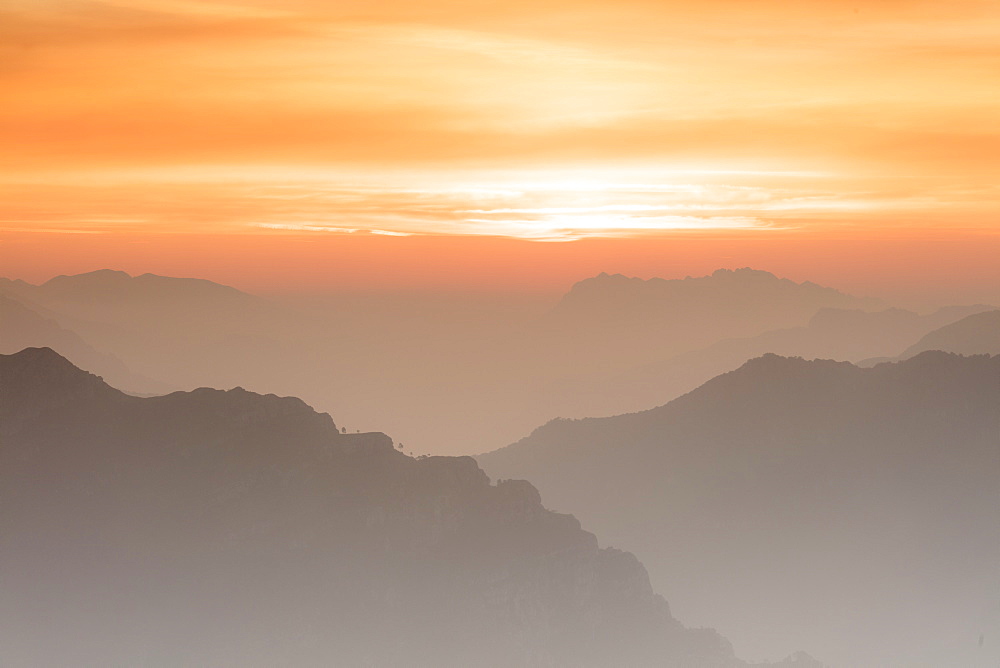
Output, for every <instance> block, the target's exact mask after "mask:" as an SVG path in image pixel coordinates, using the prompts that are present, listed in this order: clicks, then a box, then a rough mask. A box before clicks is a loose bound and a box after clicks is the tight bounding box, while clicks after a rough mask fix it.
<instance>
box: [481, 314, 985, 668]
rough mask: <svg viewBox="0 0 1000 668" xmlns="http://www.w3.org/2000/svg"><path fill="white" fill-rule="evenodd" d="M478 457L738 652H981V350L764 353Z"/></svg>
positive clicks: (892, 659) (852, 655)
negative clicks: (624, 560)
mask: <svg viewBox="0 0 1000 668" xmlns="http://www.w3.org/2000/svg"><path fill="white" fill-rule="evenodd" d="M992 317H993V316H992V315H991V314H982V315H981V316H970V318H968V319H966V320H972V321H973V323H975V322H976V319H984V320H985V319H988V318H992ZM963 322H965V321H963ZM964 328H965V325H963V326H962V327H961V328H959V329H960V330H961V329H964ZM478 461H479V462H480V464H481V465H482V466H483V468H484V470H486V472H487V473H488V474H490V475H492V476H499V477H502V478H507V477H517V478H521V477H523V478H526V479H529V480H531V481H532V482H533V483H534V484H535V485H537V486H538V488H539V489H540V490H541V492H542V494H543V495H544V496H545V498H546V500H547V503H549V504H551V507H553V508H558V509H572V511H573V512H574V514H576V515H577V516H578V517H580V518H581V520H582V521H583V522H584V523H585V524H586V525H587V526H588V527H592V528H594V529H595V530H596V531H597V532H598V534H599V535H600V536H602V537H603V538H604V539H606V540H609V541H611V542H612V543H613V544H615V545H618V546H621V547H623V548H625V549H629V550H631V551H633V552H635V553H636V554H637V555H638V556H639V558H640V559H642V560H643V562H644V563H645V564H646V566H647V567H648V568H649V570H650V574H651V577H652V580H653V583H654V586H655V587H656V588H657V589H658V590H659V591H662V592H663V593H664V594H665V595H666V596H668V598H669V599H670V600H671V602H672V604H673V605H674V609H675V611H676V612H677V614H679V615H681V616H682V617H683V618H684V619H687V620H691V621H693V622H698V623H700V620H704V619H706V618H708V617H712V618H713V619H714V620H715V621H714V622H713V623H714V624H716V626H717V628H719V629H720V631H721V632H723V633H724V634H726V635H727V636H728V637H730V638H731V639H732V640H733V641H734V643H735V646H736V649H737V651H738V652H742V653H743V654H744V655H745V656H751V657H754V656H765V655H768V654H773V653H774V652H776V651H780V650H779V649H778V648H779V647H780V646H781V645H782V644H783V643H786V642H787V641H788V639H789V638H795V641H796V646H800V647H804V648H805V649H806V650H808V651H810V652H812V653H814V654H816V655H817V656H823V657H824V659H825V660H829V661H830V662H831V663H832V665H835V666H851V667H860V666H889V665H892V666H896V665H900V666H901V665H907V666H911V665H913V666H956V667H958V666H979V665H983V666H985V665H995V664H996V663H997V661H998V660H1000V598H998V594H997V592H998V591H1000V571H998V570H997V564H1000V513H998V511H1000V356H995V357H989V356H985V355H981V356H972V357H962V356H959V355H954V354H948V353H944V352H934V351H931V352H924V353H921V354H919V355H917V356H915V357H913V358H911V359H909V360H906V361H904V362H899V363H886V364H879V365H876V366H875V367H873V368H859V367H857V366H854V365H852V364H850V363H846V362H834V361H829V360H825V361H824V360H815V361H805V360H802V359H796V358H785V357H779V356H776V355H765V356H763V357H760V358H756V359H753V360H751V361H748V362H747V363H746V364H744V365H743V366H741V367H740V368H739V369H738V370H735V371H733V372H730V373H727V374H724V375H722V376H719V377H717V378H715V379H713V380H711V381H710V382H708V383H706V384H704V385H703V386H701V387H699V388H698V389H697V390H695V391H693V392H690V393H689V394H686V395H684V396H682V397H680V398H678V399H676V400H674V401H672V402H670V403H668V404H666V405H664V406H661V407H659V408H655V409H652V410H648V411H645V412H641V413H634V414H628V415H621V416H617V417H611V418H601V419H583V420H556V421H553V422H550V423H548V424H546V425H545V426H543V427H540V428H539V429H537V430H536V431H535V432H534V433H532V434H531V435H530V436H528V437H527V438H525V439H523V440H521V441H519V442H517V443H515V444H513V445H511V446H509V447H506V448H503V449H501V450H498V451H495V452H491V453H489V454H485V455H481V456H480V457H478ZM980 637H981V638H982V640H979V639H980ZM977 641H978V642H977Z"/></svg>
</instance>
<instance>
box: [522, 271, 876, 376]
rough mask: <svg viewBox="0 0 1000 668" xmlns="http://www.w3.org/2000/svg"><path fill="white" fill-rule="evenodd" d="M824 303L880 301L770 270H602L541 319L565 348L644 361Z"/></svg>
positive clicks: (778, 324)
mask: <svg viewBox="0 0 1000 668" xmlns="http://www.w3.org/2000/svg"><path fill="white" fill-rule="evenodd" d="M823 308H840V309H863V310H874V309H878V308H884V304H882V303H881V302H879V301H878V300H874V299H860V298H858V297H853V296H851V295H846V294H844V293H841V292H838V291H837V290H834V289H832V288H827V287H822V286H819V285H816V284H815V283H811V282H808V281H806V282H804V283H796V282H794V281H791V280H789V279H785V278H778V277H777V276H775V275H774V274H772V273H770V272H767V271H760V270H756V269H750V268H743V269H736V270H729V269H719V270H718V271H716V272H714V273H713V274H711V275H710V276H702V277H697V278H693V277H690V276H689V277H687V278H684V279H672V280H667V279H662V278H651V279H648V280H643V279H640V278H629V277H626V276H622V275H621V274H614V275H608V274H600V275H599V276H596V277H594V278H589V279H586V280H584V281H580V282H579V283H577V284H576V285H574V286H573V288H572V289H571V290H570V291H569V293H567V294H566V295H565V296H564V297H563V299H562V300H561V301H560V303H559V304H558V305H557V306H556V308H554V309H553V310H552V311H551V312H550V313H548V314H547V316H546V317H545V318H544V319H543V321H542V323H541V327H542V329H541V331H542V332H543V333H544V334H546V335H547V336H549V337H555V338H557V339H558V340H561V341H562V342H563V344H564V346H567V347H566V351H567V354H570V355H574V354H575V355H576V356H585V355H587V354H588V353H589V354H590V355H595V354H599V353H597V351H598V350H601V351H603V352H604V354H607V355H610V356H612V357H611V359H609V360H608V363H614V364H619V363H624V364H630V365H634V364H641V363H645V362H649V361H650V359H662V358H665V357H668V356H670V355H673V354H677V353H681V352H684V351H687V350H694V349H700V348H703V347H705V345H707V344H710V343H713V342H715V341H719V340H721V339H728V338H737V337H746V336H754V335H757V334H761V333H763V332H765V331H768V330H772V329H779V328H783V327H796V326H801V325H804V324H806V323H807V322H808V321H809V319H810V318H811V317H813V315H814V314H815V313H816V312H817V311H818V310H820V309H823Z"/></svg>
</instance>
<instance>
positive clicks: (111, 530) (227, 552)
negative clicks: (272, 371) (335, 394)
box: [0, 348, 818, 667]
mask: <svg viewBox="0 0 1000 668" xmlns="http://www.w3.org/2000/svg"><path fill="white" fill-rule="evenodd" d="M0 508H2V509H3V511H2V513H0V548H2V549H0V578H2V584H3V602H2V604H0V661H2V663H4V664H5V665H78V666H84V665H150V666H158V665H296V666H303V665H324V666H325V665H352V666H353V665H375V666H402V665H406V666H415V665H428V666H431V665H433V666H475V665H482V666H501V665H537V666H562V665H565V666H577V665H595V666H609V665H635V666H641V665H670V666H695V667H702V666H704V667H709V666H742V665H746V664H744V663H743V662H741V661H739V660H737V659H735V658H734V656H733V653H732V650H731V648H730V647H729V645H728V643H727V642H726V641H724V640H723V639H721V638H720V637H719V636H717V635H716V634H715V633H714V632H712V631H709V630H689V629H685V628H684V627H682V626H681V624H680V623H679V622H677V621H676V620H675V619H674V618H673V617H672V616H671V614H670V611H669V608H668V607H667V604H666V602H665V601H664V600H663V599H662V598H660V597H659V596H657V595H656V594H654V593H653V590H652V589H651V588H650V585H649V580H648V578H647V575H646V572H645V570H644V569H643V567H642V565H641V564H640V563H639V562H638V561H637V560H636V559H635V557H633V556H632V555H631V554H628V553H625V552H621V551H618V550H614V549H599V548H598V545H597V541H596V539H595V538H594V536H593V535H592V534H589V533H587V532H585V531H583V530H582V529H581V528H580V524H579V523H578V522H577V521H576V520H575V519H574V518H573V517H572V516H569V515H561V514H557V513H553V512H550V511H548V510H546V509H545V508H543V507H542V505H541V501H540V498H539V495H538V492H537V491H536V490H535V489H534V488H533V487H532V486H531V485H530V484H528V483H526V482H523V481H512V480H508V481H503V482H499V483H497V484H490V481H489V479H488V478H487V477H486V475H485V474H484V473H483V472H482V471H481V470H480V469H479V468H478V467H477V465H476V463H475V461H474V460H473V459H472V458H469V457H457V458H451V457H428V458H422V459H413V458H410V457H407V456H405V455H403V454H402V453H400V452H398V451H397V450H396V449H395V448H394V446H393V442H392V440H391V439H390V438H389V437H387V436H385V435H383V434H380V433H352V434H348V433H344V430H342V429H338V427H337V425H335V424H334V422H333V420H332V419H331V418H330V416H329V415H327V414H323V413H317V412H315V411H314V410H313V409H311V408H310V407H309V406H307V405H306V404H305V403H303V402H302V401H300V400H298V399H294V398H287V397H278V396H274V395H259V394H255V393H252V392H248V391H245V390H243V389H240V388H237V389H234V390H229V391H219V390H211V389H204V388H203V389H198V390H195V391H192V392H177V393H173V394H169V395H165V396H159V397H150V398H139V397H134V396H129V395H125V394H123V393H121V392H119V391H118V390H116V389H113V388H112V387H110V386H109V385H107V384H106V383H104V382H103V381H102V380H101V379H100V378H98V377H97V376H94V375H91V374H89V373H86V372H84V371H81V370H80V369H78V368H76V367H75V366H73V365H72V364H71V363H70V362H69V361H67V360H66V359H65V358H63V357H61V356H60V355H58V354H57V353H55V352H53V351H52V350H50V349H46V348H30V349H26V350H24V351H21V352H19V353H17V354H14V355H5V356H0ZM782 665H788V666H792V665H795V666H803V667H804V666H814V665H818V664H816V663H815V662H813V661H812V660H811V659H809V658H808V657H806V656H803V655H797V656H795V657H792V658H790V659H789V660H788V661H787V662H786V663H785V664H782Z"/></svg>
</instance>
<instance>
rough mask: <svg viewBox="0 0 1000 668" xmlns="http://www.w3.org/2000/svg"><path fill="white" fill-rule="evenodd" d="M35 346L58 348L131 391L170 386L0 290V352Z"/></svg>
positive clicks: (81, 364)
mask: <svg viewBox="0 0 1000 668" xmlns="http://www.w3.org/2000/svg"><path fill="white" fill-rule="evenodd" d="M36 308H37V307H36ZM43 310H44V309H43ZM38 346H44V347H49V348H53V349H55V350H59V351H60V352H61V353H62V354H63V355H65V356H66V357H67V358H69V359H71V360H72V361H73V362H74V363H75V364H79V365H80V366H81V367H84V368H88V369H93V370H94V371H95V372H97V373H99V374H100V375H101V376H102V377H104V378H107V379H108V381H109V382H111V383H114V384H115V385H117V386H119V387H123V388H126V389H128V390H130V391H134V392H140V393H157V392H163V391H166V390H168V389H169V387H168V386H166V385H164V384H163V383H158V382H156V381H154V380H151V379H149V378H145V377H142V376H139V375H138V374H135V373H132V372H131V371H130V370H129V369H128V367H126V366H125V364H124V363H123V362H122V361H121V360H120V359H118V358H117V357H115V356H114V355H111V354H109V353H104V352H100V351H98V350H96V349H95V348H94V347H93V346H91V345H90V344H89V343H87V342H86V341H84V340H83V338H82V337H80V336H79V335H78V334H77V333H76V332H73V331H71V330H69V329H66V328H65V327H62V326H61V325H60V324H59V323H58V322H57V321H56V320H55V319H54V317H52V316H51V315H50V316H48V317H47V316H46V315H43V314H42V313H41V312H39V311H37V310H34V309H32V308H30V307H29V306H28V305H27V304H24V303H21V302H20V301H17V300H15V299H12V298H10V297H8V296H6V295H5V294H4V293H3V292H2V291H0V354H12V353H15V352H17V351H19V350H22V349H23V348H27V347H38Z"/></svg>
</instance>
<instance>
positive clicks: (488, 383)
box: [0, 269, 969, 454]
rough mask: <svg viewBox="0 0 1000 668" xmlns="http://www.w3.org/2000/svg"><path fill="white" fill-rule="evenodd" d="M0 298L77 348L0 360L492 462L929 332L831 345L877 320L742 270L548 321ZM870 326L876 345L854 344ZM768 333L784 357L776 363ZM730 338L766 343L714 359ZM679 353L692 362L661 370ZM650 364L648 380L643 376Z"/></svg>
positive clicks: (21, 340)
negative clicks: (592, 424)
mask: <svg viewBox="0 0 1000 668" xmlns="http://www.w3.org/2000/svg"><path fill="white" fill-rule="evenodd" d="M0 295H2V296H3V297H4V298H5V300H7V301H9V302H17V303H18V304H20V305H21V307H22V308H23V309H27V310H29V311H32V312H34V313H35V315H36V316H37V318H41V319H45V320H49V321H52V323H54V324H55V326H56V327H57V328H58V329H60V330H65V331H66V332H68V333H71V334H72V335H75V337H76V338H77V339H79V341H77V342H75V343H74V344H69V343H68V342H67V341H66V340H65V336H64V338H63V339H59V338H51V337H50V338H44V339H38V338H32V336H34V335H33V334H32V335H30V336H26V335H24V332H18V331H16V330H17V329H18V324H17V322H19V321H15V320H14V319H12V318H4V319H3V322H0V342H2V345H3V351H4V352H7V353H12V352H16V350H18V349H19V348H20V347H23V346H27V345H35V346H38V345H53V346H54V347H55V348H56V349H57V350H58V351H59V352H61V353H62V354H64V355H66V356H67V357H68V358H69V359H71V360H72V361H74V362H77V363H79V364H80V365H82V366H84V367H86V368H88V369H91V370H92V371H94V372H96V373H99V374H100V375H102V376H104V377H106V378H107V379H108V380H110V381H112V382H113V384H114V385H116V386H119V387H121V388H122V389H125V390H128V391H130V392H135V393H141V394H151V393H162V392H164V391H169V390H185V389H188V390H189V389H193V388H196V387H200V386H210V387H232V386H235V385H240V386H243V387H247V388H248V389H251V390H255V391H260V392H277V393H280V394H293V395H295V396H301V397H302V398H303V399H304V400H306V401H307V402H309V403H310V405H314V406H317V407H318V408H320V409H322V410H328V411H335V412H336V413H337V415H338V416H339V418H340V420H342V421H343V422H344V423H345V424H346V425H348V426H349V427H350V428H352V429H358V428H360V429H362V430H372V429H382V430H387V431H390V432H391V433H394V434H396V435H397V436H398V437H399V439H400V440H402V441H404V442H405V443H406V444H407V448H408V451H410V450H412V451H415V452H436V453H449V454H453V453H454V454H458V453H464V452H467V450H466V448H467V445H468V444H469V443H471V442H476V443H479V444H481V445H482V447H484V448H486V449H489V448H495V447H500V446H502V445H504V444H505V443H510V442H511V441H513V440H515V439H516V438H518V437H519V436H520V435H521V434H524V433H526V432H527V431H528V430H530V429H531V428H533V427H534V426H535V425H537V424H539V423H541V422H544V421H545V420H548V419H550V418H552V417H554V416H557V415H564V416H574V417H575V416H585V415H610V414H614V413H616V412H621V411H625V410H636V409H640V408H648V407H650V406H654V405H657V404H659V403H663V402H664V401H666V400H668V399H670V398H673V397H675V396H678V395H679V394H682V393H683V392H686V391H689V390H691V389H693V388H694V387H696V386H697V385H698V384H700V383H702V382H704V381H705V380H707V379H708V378H710V377H712V376H713V375H715V374H717V373H721V372H724V371H728V370H731V369H732V368H735V367H736V366H738V365H739V364H741V363H742V362H743V361H745V360H746V359H747V358H748V357H751V356H753V355H755V354H762V353H764V352H784V353H786V354H803V353H802V352H797V351H807V352H808V351H816V354H819V355H830V356H834V357H839V356H840V354H841V353H842V352H844V351H845V349H846V348H849V346H847V345H845V344H844V343H842V344H838V345H827V344H823V343H818V344H812V343H811V341H812V340H813V339H816V338H818V337H823V336H825V337H826V339H828V340H838V341H841V342H847V341H850V340H852V339H859V340H860V339H864V340H865V341H872V342H873V343H872V344H868V345H866V346H860V347H864V350H863V353H864V354H865V355H867V356H869V357H874V356H882V355H896V354H898V353H899V352H900V351H901V350H902V349H903V348H904V347H906V346H909V345H912V344H913V343H915V342H916V341H917V340H918V339H919V337H920V336H921V335H923V334H925V333H926V332H927V331H930V329H932V327H929V326H928V327H924V325H929V324H930V322H931V320H932V319H933V318H924V317H923V316H916V315H915V314H913V318H914V319H915V320H916V321H919V325H916V326H914V327H909V325H907V324H905V323H902V322H900V323H895V322H890V321H891V320H899V321H902V320H905V319H906V317H899V318H895V319H893V318H888V317H887V318H881V321H880V322H879V323H877V324H876V323H875V321H876V320H879V318H878V317H877V316H876V315H875V314H870V315H871V320H872V324H863V323H862V324H858V325H857V326H853V325H852V326H849V327H846V328H845V327H839V333H835V334H833V335H830V334H827V333H824V332H830V331H832V329H837V328H832V329H831V328H830V327H814V326H811V325H810V319H814V318H816V317H818V316H817V314H818V313H822V312H830V311H829V309H840V310H839V311H837V312H838V313H842V314H850V313H852V312H857V313H859V315H858V316H856V317H854V316H851V317H848V316H847V315H844V316H840V317H839V318H840V320H851V319H852V318H853V319H855V320H863V319H864V318H865V317H868V316H869V313H868V311H870V310H872V309H878V308H881V305H880V304H879V303H878V302H876V301H875V300H871V299H862V298H857V297H852V296H850V295H845V294H843V293H840V292H838V291H836V290H833V289H830V288H825V287H821V286H818V285H815V284H812V283H809V282H805V283H796V282H793V281H790V280H787V279H781V278H778V277H776V276H774V275H773V274H770V273H768V272H764V271H757V270H751V269H738V270H719V271H717V272H715V273H713V274H712V275H710V276H705V277H698V278H687V279H679V280H664V279H649V280H641V279H632V278H625V277H623V276H620V275H607V274H602V275H599V276H596V277H593V278H589V279H585V280H583V281H580V282H579V283H578V284H576V285H575V286H573V287H572V288H571V289H570V290H569V291H568V292H567V294H566V295H565V296H564V297H563V298H562V299H561V300H559V302H558V303H556V304H554V305H551V306H547V305H545V304H543V303H539V302H538V300H537V299H534V298H532V299H528V298H527V297H517V298H514V297H503V298H501V297H489V296H481V295H479V296H474V298H472V297H470V298H457V297H456V298H454V299H446V298H443V297H440V296H434V297H431V296H421V295H417V294H408V295H376V294H372V295H365V296H363V297H349V296H336V295H333V296H330V297H328V298H322V297H315V298H310V299H306V298H293V297H290V296H270V297H267V298H264V297H258V296H254V295H249V294H246V293H244V292H241V291H239V290H236V289H234V288H231V287H228V286H224V285H219V284H217V283H213V282H210V281H206V280H199V279H184V278H173V277H166V276H156V275H153V274H142V275H139V276H134V277H133V276H130V275H128V274H126V273H125V272H121V271H112V270H101V271H96V272H91V273H88V274H79V275H75V276H59V277H56V278H53V279H51V280H49V281H47V282H45V283H43V284H41V285H30V284H28V283H25V282H24V281H18V280H0ZM824 309H827V311H824ZM844 309H847V310H846V311H845V310H844ZM852 310H853V311H852ZM968 313H969V311H965V312H961V313H956V314H955V315H954V319H956V320H957V319H958V318H959V317H961V316H962V315H965V314H968ZM941 324H947V323H946V322H945V321H943V320H942V321H941ZM908 327H909V329H908ZM780 328H786V329H789V328H790V329H791V330H793V331H792V332H789V333H788V334H780V333H775V332H776V330H779V329H780ZM866 328H867V330H869V331H870V332H875V331H876V330H878V331H880V332H881V334H878V333H867V334H863V335H862V336H859V335H858V333H859V332H863V331H864V330H865V329H866ZM768 332H772V333H775V334H774V336H778V337H779V338H780V337H785V338H793V339H796V340H797V341H798V343H795V342H792V343H789V344H786V345H785V346H784V347H783V348H781V349H780V350H772V349H770V348H769V339H768V336H770V335H769V334H767V333H768ZM739 336H743V337H756V336H762V337H763V339H762V341H760V342H757V343H754V342H748V343H747V344H746V345H745V346H744V345H743V344H732V345H731V346H730V347H729V348H726V347H725V346H723V348H721V349H716V348H712V346H713V345H714V344H716V343H719V342H720V341H722V340H723V339H732V338H733V337H739ZM772 339H773V337H772ZM879 340H881V341H882V342H883V345H878V344H877V342H878V341H879ZM81 341H82V343H83V344H85V347H87V348H89V349H92V350H89V351H86V352H85V351H84V350H83V348H84V346H83V345H81V343H80V342H81ZM758 343H759V345H758ZM897 343H898V346H897V345H896V344H897ZM15 344H16V345H15ZM699 350H700V351H704V352H703V353H697V352H696V351H699ZM95 352H96V353H97V354H96V355H95ZM688 354H691V355H694V357H696V358H698V360H697V361H694V362H691V361H690V360H689V359H680V358H678V359H676V360H675V358H677V357H678V356H679V355H688ZM675 363H676V364H678V365H679V366H675ZM660 364H662V365H665V368H664V369H663V370H662V372H661V371H654V372H653V373H649V371H648V368H649V367H650V366H655V365H660ZM684 367H690V368H684ZM484 425H488V428H486V429H484V428H483V427H484Z"/></svg>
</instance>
